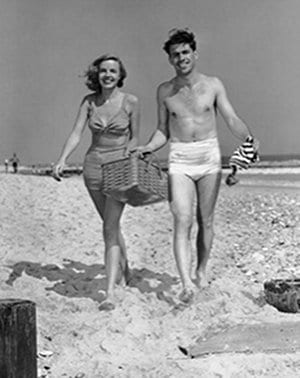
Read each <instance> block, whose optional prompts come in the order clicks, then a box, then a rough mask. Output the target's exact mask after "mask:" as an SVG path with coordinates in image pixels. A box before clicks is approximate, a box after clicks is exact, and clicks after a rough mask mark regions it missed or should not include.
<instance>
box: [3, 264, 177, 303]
mask: <svg viewBox="0 0 300 378" xmlns="http://www.w3.org/2000/svg"><path fill="white" fill-rule="evenodd" d="M8 267H9V268H10V269H12V272H11V273H10V275H9V277H8V279H7V281H6V284H8V285H11V286H13V283H14V281H16V280H17V279H18V278H19V277H21V276H22V274H23V273H26V274H27V275H28V276H31V277H35V278H38V279H43V278H46V279H47V280H48V281H50V282H55V283H54V285H53V286H52V287H47V288H46V290H47V291H54V292H56V293H57V294H59V295H63V296H66V297H70V298H91V299H92V300H94V301H96V302H99V303H100V302H102V301H103V300H104V298H105V293H104V292H105V287H106V278H105V267H104V265H102V264H92V265H86V264H83V263H81V262H78V261H72V260H67V259H64V263H63V267H61V266H58V265H55V264H47V265H42V264H40V263H34V262H30V261H20V262H18V263H16V264H14V265H9V266H8ZM177 283H178V278H176V277H172V276H170V275H169V274H167V273H162V274H161V273H155V272H153V271H151V270H149V269H146V268H143V269H136V268H134V269H132V270H131V279H130V282H129V284H128V286H129V287H134V288H137V289H138V290H139V291H140V292H141V293H151V292H152V293H156V295H157V297H158V299H160V300H164V301H166V302H167V303H169V304H170V305H172V303H171V302H172V300H171V298H170V297H167V296H165V295H163V294H162V293H163V292H164V291H168V290H170V289H171V287H172V285H176V284H177Z"/></svg>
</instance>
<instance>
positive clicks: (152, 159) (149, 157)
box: [142, 152, 162, 178]
mask: <svg viewBox="0 0 300 378" xmlns="http://www.w3.org/2000/svg"><path fill="white" fill-rule="evenodd" d="M142 159H143V160H144V161H145V162H146V163H148V165H147V168H149V166H150V165H151V164H153V163H155V165H156V166H157V168H158V170H159V175H160V178H162V168H161V165H160V162H159V159H158V157H157V155H156V154H155V153H154V152H146V153H144V154H143V157H142Z"/></svg>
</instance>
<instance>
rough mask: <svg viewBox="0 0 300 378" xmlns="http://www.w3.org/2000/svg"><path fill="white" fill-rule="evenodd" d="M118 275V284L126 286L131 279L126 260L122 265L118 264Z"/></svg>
mask: <svg viewBox="0 0 300 378" xmlns="http://www.w3.org/2000/svg"><path fill="white" fill-rule="evenodd" d="M118 276H119V277H118V279H117V284H118V285H121V286H128V285H129V282H130V280H131V273H130V269H129V266H128V264H127V262H126V264H125V265H124V267H123V266H122V265H120V270H119V275H118Z"/></svg>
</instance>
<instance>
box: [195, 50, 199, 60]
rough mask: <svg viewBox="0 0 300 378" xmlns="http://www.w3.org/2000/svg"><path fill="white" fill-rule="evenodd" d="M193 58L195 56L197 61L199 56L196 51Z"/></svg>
mask: <svg viewBox="0 0 300 378" xmlns="http://www.w3.org/2000/svg"><path fill="white" fill-rule="evenodd" d="M194 56H195V59H196V60H198V58H199V55H198V52H197V51H195V52H194Z"/></svg>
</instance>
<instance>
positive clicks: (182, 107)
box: [165, 85, 215, 117]
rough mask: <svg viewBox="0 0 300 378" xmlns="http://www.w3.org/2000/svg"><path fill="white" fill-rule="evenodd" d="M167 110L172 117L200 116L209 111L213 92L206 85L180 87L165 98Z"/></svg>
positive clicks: (212, 103)
mask: <svg viewBox="0 0 300 378" xmlns="http://www.w3.org/2000/svg"><path fill="white" fill-rule="evenodd" d="M165 102H166V106H167V109H168V112H169V114H170V115H171V116H173V117H187V116H188V117H191V116H195V117H201V116H202V115H204V114H207V113H208V112H211V111H212V110H213V108H214V104H215V93H214V91H213V90H212V89H210V88H207V87H206V86H200V85H198V86H197V85H196V86H194V87H192V88H187V87H182V88H180V89H179V90H178V91H177V92H176V93H175V94H173V95H171V96H170V97H168V98H166V100H165Z"/></svg>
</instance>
